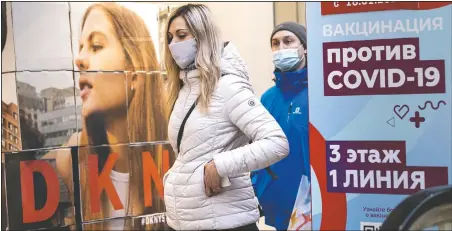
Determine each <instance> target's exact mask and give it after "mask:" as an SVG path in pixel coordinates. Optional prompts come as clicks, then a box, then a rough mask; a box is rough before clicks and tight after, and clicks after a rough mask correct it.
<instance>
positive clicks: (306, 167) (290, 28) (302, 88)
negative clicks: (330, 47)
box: [252, 22, 311, 230]
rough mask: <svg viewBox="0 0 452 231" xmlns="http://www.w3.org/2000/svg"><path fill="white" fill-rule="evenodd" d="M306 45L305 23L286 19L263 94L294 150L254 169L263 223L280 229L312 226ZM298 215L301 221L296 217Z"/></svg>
mask: <svg viewBox="0 0 452 231" xmlns="http://www.w3.org/2000/svg"><path fill="white" fill-rule="evenodd" d="M306 45H307V42H306V28H305V27H304V26H302V25H300V24H298V23H294V22H286V23H282V24H280V25H278V26H277V27H276V28H275V29H274V30H273V33H272V34H271V48H272V51H273V63H274V65H275V71H274V75H275V78H274V81H275V86H273V87H271V88H270V89H268V90H267V91H266V92H265V93H264V94H263V95H262V98H261V101H262V104H263V105H264V106H265V107H266V108H267V110H268V111H269V112H270V113H271V114H272V115H273V117H274V118H275V119H276V120H277V121H278V123H279V125H280V126H281V128H282V129H283V130H284V132H285V134H286V136H287V138H288V140H289V145H290V153H289V155H288V156H287V157H286V158H285V159H283V160H281V161H280V162H278V163H276V164H274V165H272V166H270V167H269V168H270V169H266V170H260V171H256V172H253V173H252V181H253V186H254V189H255V192H256V196H257V197H258V199H259V203H260V205H261V207H262V210H263V215H264V216H265V223H266V224H267V225H269V226H273V227H275V228H276V229H277V230H287V229H289V228H290V229H298V228H301V229H304V228H306V227H301V226H304V225H305V224H307V223H309V225H310V215H307V214H308V213H310V200H311V197H310V190H309V189H310V188H309V185H310V182H311V180H310V164H309V137H308V122H309V119H308V75H307V60H306V59H307V58H306V52H307V50H306V48H307V46H306ZM302 182H303V183H302ZM299 188H300V189H301V190H299ZM299 191H300V192H299ZM297 195H298V196H297ZM297 197H298V198H297ZM296 203H297V204H298V206H297V205H295V204H296ZM294 205H295V206H294ZM300 205H303V206H301V207H303V208H305V209H304V210H305V211H304V212H302V214H301V215H300V211H297V209H298V210H300V208H301V207H300ZM307 210H309V211H307ZM303 218H304V219H303ZM300 219H301V220H303V221H296V220H300ZM289 225H290V227H289ZM294 225H295V226H294Z"/></svg>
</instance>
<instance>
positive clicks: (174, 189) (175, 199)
mask: <svg viewBox="0 0 452 231" xmlns="http://www.w3.org/2000/svg"><path fill="white" fill-rule="evenodd" d="M184 72H185V82H186V83H187V84H188V85H189V86H188V87H189V88H190V92H189V93H188V95H187V98H185V102H184V108H185V106H186V104H187V99H188V97H189V96H190V94H191V85H190V83H189V82H188V71H186V70H185V71H184ZM181 142H182V141H181ZM181 145H182V144H181ZM178 154H179V153H178ZM179 168H180V167H179ZM173 195H174V213H175V214H176V220H177V224H178V226H179V230H181V227H180V220H179V214H178V213H177V210H176V201H177V195H176V188H175V187H174V186H173Z"/></svg>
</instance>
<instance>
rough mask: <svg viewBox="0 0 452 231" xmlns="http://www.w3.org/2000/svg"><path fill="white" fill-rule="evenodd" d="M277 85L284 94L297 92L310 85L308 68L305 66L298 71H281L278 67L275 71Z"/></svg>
mask: <svg viewBox="0 0 452 231" xmlns="http://www.w3.org/2000/svg"><path fill="white" fill-rule="evenodd" d="M274 74H275V78H274V81H275V84H276V87H277V88H279V89H280V90H281V92H282V93H283V94H288V95H291V94H297V93H298V92H300V91H301V90H303V89H304V88H306V87H308V69H307V68H306V67H305V68H303V69H301V70H298V71H291V72H281V71H279V70H278V69H276V70H275V71H274Z"/></svg>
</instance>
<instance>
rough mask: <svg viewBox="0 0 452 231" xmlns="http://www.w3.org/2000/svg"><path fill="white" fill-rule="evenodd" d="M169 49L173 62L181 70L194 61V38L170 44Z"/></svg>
mask: <svg viewBox="0 0 452 231" xmlns="http://www.w3.org/2000/svg"><path fill="white" fill-rule="evenodd" d="M169 49H170V51H171V55H172V56H173V59H174V61H175V62H176V63H177V65H178V66H179V67H180V68H181V69H185V68H186V67H187V66H188V65H190V64H192V63H193V62H194V61H195V58H196V53H198V48H197V43H196V40H195V39H194V38H192V39H188V40H186V41H182V42H178V43H173V44H170V45H169Z"/></svg>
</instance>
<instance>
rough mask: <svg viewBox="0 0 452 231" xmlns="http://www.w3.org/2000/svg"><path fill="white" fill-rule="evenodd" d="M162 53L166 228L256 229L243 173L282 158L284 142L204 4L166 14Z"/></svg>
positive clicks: (249, 188)
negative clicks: (166, 110) (168, 163)
mask: <svg viewBox="0 0 452 231" xmlns="http://www.w3.org/2000/svg"><path fill="white" fill-rule="evenodd" d="M165 48H166V51H165V52H166V54H165V59H166V60H165V64H166V68H167V71H168V84H169V85H168V90H169V93H170V96H169V104H170V105H171V107H173V110H171V115H170V121H169V127H168V135H169V141H170V143H171V146H172V147H173V149H174V151H175V152H176V153H177V159H176V161H175V163H174V165H173V166H172V167H171V169H170V170H169V171H168V172H167V173H166V174H165V176H164V179H163V182H164V189H165V196H164V200H165V206H166V221H167V223H168V225H169V226H170V227H171V228H172V229H175V230H258V228H257V226H256V222H257V221H258V220H259V210H258V201H257V199H256V197H255V195H254V191H253V187H252V184H251V180H250V177H249V174H248V173H249V172H250V171H254V170H258V169H262V168H265V167H267V166H269V165H271V164H274V163H276V162H278V161H279V160H281V159H283V158H284V157H286V156H287V154H288V153H289V145H288V142H287V138H286V136H285V135H284V133H283V131H282V129H281V127H280V126H279V125H278V123H277V122H276V121H275V119H274V118H273V117H272V116H271V115H270V114H269V112H268V111H267V110H266V109H265V108H264V107H263V106H262V105H261V103H260V102H259V100H258V99H257V98H256V96H255V95H254V94H253V91H252V89H251V85H250V83H249V79H248V72H247V70H246V66H245V63H244V61H243V60H242V59H241V58H240V56H239V54H238V52H237V50H236V48H235V47H234V46H233V45H232V44H230V43H225V44H223V43H222V42H221V39H220V37H219V32H218V30H217V28H216V26H215V25H214V23H213V22H212V19H211V16H210V12H209V10H208V8H207V7H206V6H204V5H193V4H189V5H184V6H182V7H180V8H178V9H177V10H176V11H175V12H174V13H173V14H172V15H171V16H170V18H169V20H168V27H167V42H166V45H165ZM191 109H192V110H191ZM185 118H186V120H185ZM184 120H185V123H184ZM250 141H252V143H251V144H250Z"/></svg>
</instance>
